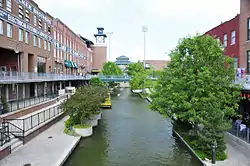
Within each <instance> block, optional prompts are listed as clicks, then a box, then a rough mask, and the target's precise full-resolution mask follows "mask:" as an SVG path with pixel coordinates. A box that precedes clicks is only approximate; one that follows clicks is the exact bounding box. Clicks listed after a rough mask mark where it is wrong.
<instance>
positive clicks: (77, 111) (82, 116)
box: [62, 86, 107, 125]
mask: <svg viewBox="0 0 250 166" xmlns="http://www.w3.org/2000/svg"><path fill="white" fill-rule="evenodd" d="M106 94H107V90H106V89H105V88H104V87H101V86H83V87H80V88H79V89H78V90H77V91H76V93H75V94H74V95H73V96H71V98H70V99H69V100H67V101H66V102H65V103H63V104H62V108H63V109H64V111H65V112H66V113H67V114H68V115H69V116H70V119H71V120H70V121H71V122H72V123H71V125H78V124H80V125H85V124H86V122H87V121H88V120H90V119H91V118H92V117H93V116H94V115H96V114H97V113H98V110H99V109H100V106H101V104H102V103H103V102H104V101H105V98H106Z"/></svg>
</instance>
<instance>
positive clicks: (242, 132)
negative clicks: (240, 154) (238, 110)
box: [229, 122, 250, 143]
mask: <svg viewBox="0 0 250 166" xmlns="http://www.w3.org/2000/svg"><path fill="white" fill-rule="evenodd" d="M229 133H231V134H233V135H234V136H236V137H238V138H240V139H242V140H244V141H246V142H247V143H250V128H248V127H246V128H241V127H240V124H239V123H237V122H233V125H232V129H231V130H230V131H229Z"/></svg>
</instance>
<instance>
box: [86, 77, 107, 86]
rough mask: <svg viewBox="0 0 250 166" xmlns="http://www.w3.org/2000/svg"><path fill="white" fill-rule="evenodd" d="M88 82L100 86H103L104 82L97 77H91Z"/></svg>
mask: <svg viewBox="0 0 250 166" xmlns="http://www.w3.org/2000/svg"><path fill="white" fill-rule="evenodd" d="M89 84H90V85H91V86H102V87H103V86H104V83H103V82H102V81H101V79H100V78H99V77H94V78H91V79H90V81H89Z"/></svg>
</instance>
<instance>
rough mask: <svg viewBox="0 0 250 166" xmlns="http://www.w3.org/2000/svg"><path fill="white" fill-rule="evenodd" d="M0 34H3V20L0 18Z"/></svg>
mask: <svg viewBox="0 0 250 166" xmlns="http://www.w3.org/2000/svg"><path fill="white" fill-rule="evenodd" d="M0 34H3V20H0Z"/></svg>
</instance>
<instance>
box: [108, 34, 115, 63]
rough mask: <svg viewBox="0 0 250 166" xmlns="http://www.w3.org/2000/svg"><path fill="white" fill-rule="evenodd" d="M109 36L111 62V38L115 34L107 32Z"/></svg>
mask: <svg viewBox="0 0 250 166" xmlns="http://www.w3.org/2000/svg"><path fill="white" fill-rule="evenodd" d="M107 34H108V36H109V59H108V60H109V61H111V59H110V55H111V52H110V50H111V37H112V35H113V34H114V32H107Z"/></svg>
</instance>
